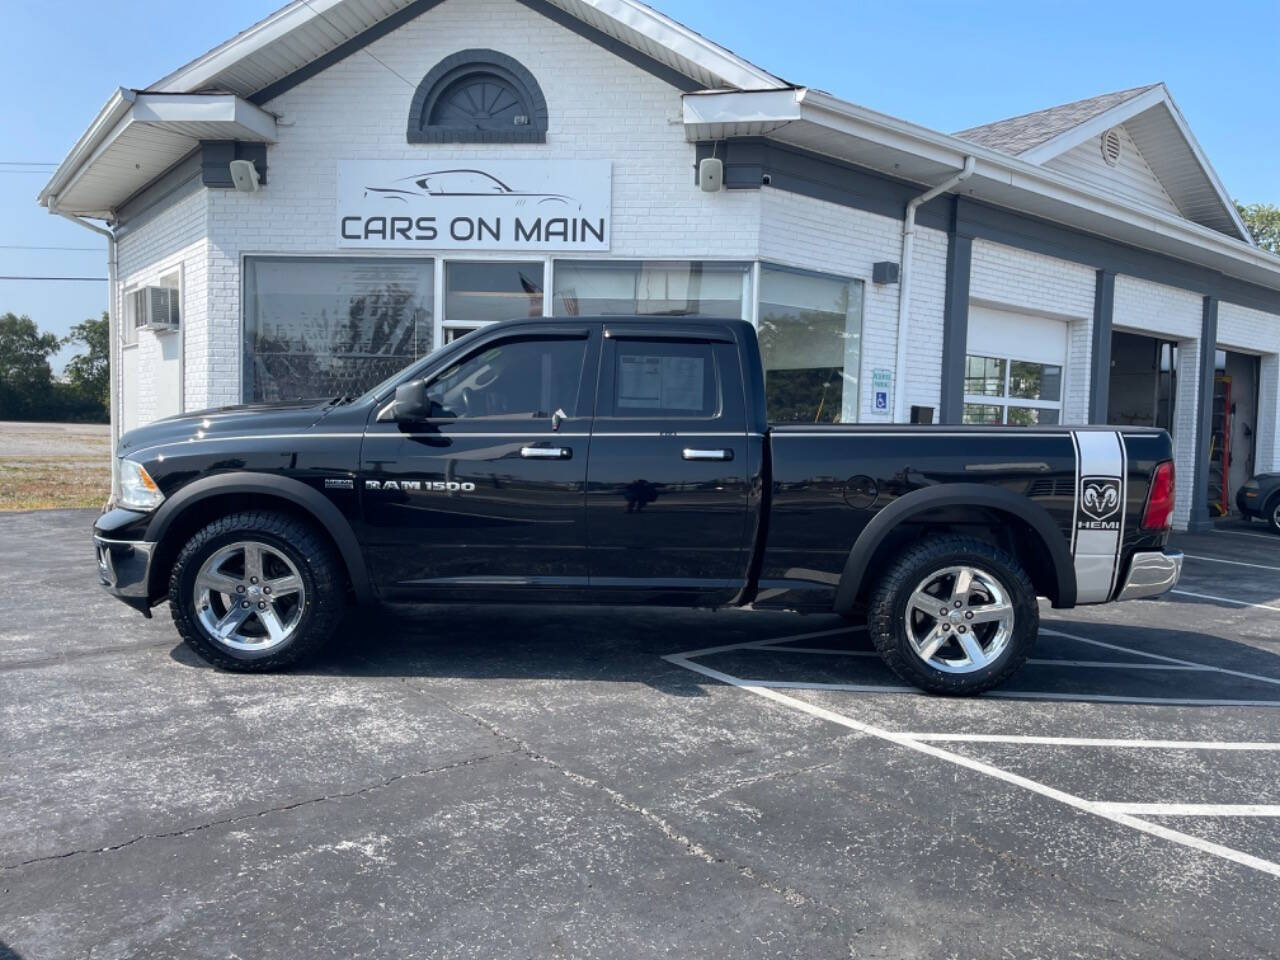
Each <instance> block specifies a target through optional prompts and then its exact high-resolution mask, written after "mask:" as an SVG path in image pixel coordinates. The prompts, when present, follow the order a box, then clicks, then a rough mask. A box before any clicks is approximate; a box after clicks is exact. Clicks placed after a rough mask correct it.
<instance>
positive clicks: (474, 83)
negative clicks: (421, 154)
mask: <svg viewBox="0 0 1280 960" xmlns="http://www.w3.org/2000/svg"><path fill="white" fill-rule="evenodd" d="M408 139H409V142H410V143H546V142H547V101H546V99H545V98H544V97H543V96H542V90H541V89H540V88H539V87H538V81H537V80H535V79H534V78H533V74H531V73H530V72H529V71H528V70H526V69H525V68H524V67H523V66H521V65H520V63H519V62H518V61H517V60H514V59H512V58H511V57H509V56H507V55H506V54H505V53H498V52H497V51H496V50H461V51H459V52H458V53H455V54H453V55H451V56H448V57H445V58H444V59H443V60H441V61H440V62H439V63H437V64H436V65H435V66H434V67H432V68H431V70H430V72H428V73H427V75H426V76H425V77H423V78H422V82H421V83H420V84H418V89H417V91H416V92H415V93H414V95H413V104H412V106H410V108H409V130H408Z"/></svg>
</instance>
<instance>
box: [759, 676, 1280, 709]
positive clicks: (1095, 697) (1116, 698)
mask: <svg viewBox="0 0 1280 960" xmlns="http://www.w3.org/2000/svg"><path fill="white" fill-rule="evenodd" d="M744 682H746V683H752V684H756V685H757V686H761V687H768V688H769V689H771V690H837V691H840V692H842V693H904V694H908V695H916V696H921V697H925V696H929V695H928V694H926V693H924V692H922V691H920V690H917V689H916V688H915V687H908V686H905V685H904V686H890V685H888V684H883V685H882V684H871V683H813V682H810V681H807V680H758V679H754V678H753V679H750V680H746V681H744ZM982 696H983V697H988V698H993V699H997V700H1061V701H1064V702H1068V703H1136V704H1145V705H1150V706H1168V707H1264V708H1269V709H1273V710H1274V709H1280V700H1220V699H1211V698H1200V697H1134V696H1128V695H1119V694H1109V693H1048V692H1045V691H1041V690H1004V689H1001V690H988V691H987V692H986V693H984V694H982Z"/></svg>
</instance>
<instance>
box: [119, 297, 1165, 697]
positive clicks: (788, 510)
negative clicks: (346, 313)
mask: <svg viewBox="0 0 1280 960" xmlns="http://www.w3.org/2000/svg"><path fill="white" fill-rule="evenodd" d="M1173 483H1174V475H1173V462H1172V449H1171V444H1170V440H1169V436H1168V434H1166V433H1165V432H1164V431H1162V430H1150V429H1133V428H1124V429H1123V430H1115V429H1108V428H1096V427H1084V428H1078V429H1075V428H1044V427H1032V428H1007V427H1006V428H990V427H985V428H983V427H951V426H938V427H906V426H896V425H880V426H858V425H848V426H845V425H839V424H836V425H831V424H826V425H814V424H802V425H796V424H787V425H779V424H770V423H769V422H768V419H767V417H766V413H765V389H764V372H763V370H762V367H761V360H760V351H759V347H758V345H757V342H756V336H755V331H754V330H753V329H752V327H751V326H750V325H749V324H747V323H743V322H740V321H730V320H704V319H697V320H693V319H675V318H666V319H663V320H654V319H639V318H614V317H609V318H578V317H574V318H570V319H549V320H522V321H513V322H510V323H503V324H497V325H494V326H491V327H488V328H485V329H483V330H479V331H476V332H474V333H471V334H469V335H468V336H466V337H463V338H462V339H460V340H457V341H455V342H454V343H451V344H449V345H448V346H446V347H444V348H443V349H441V350H439V351H438V352H436V353H435V354H433V355H431V356H429V357H427V358H426V359H425V360H422V361H420V362H418V363H416V364H414V365H413V366H410V367H408V368H407V369H405V370H403V371H402V372H401V373H399V374H397V375H396V376H395V377H393V378H392V379H390V380H388V381H386V382H384V383H382V384H380V385H379V386H377V387H375V388H374V389H372V390H370V391H369V392H368V393H366V394H365V395H363V396H361V397H358V398H346V397H344V398H340V399H331V400H322V401H296V402H285V403H275V404H266V405H257V406H240V407H228V408H224V409H220V410H211V411H208V412H205V413H196V414H190V415H187V416H180V417H175V418H172V419H169V420H163V421H160V422H157V423H153V424H150V425H148V426H145V427H142V428H139V429H137V430H132V431H130V432H129V433H127V434H125V436H124V437H122V438H121V440H120V443H119V446H118V450H117V458H116V461H115V476H114V482H113V491H112V498H111V501H110V503H109V504H108V506H107V509H106V510H105V511H104V512H103V514H102V515H101V517H100V518H99V519H98V521H97V524H96V525H95V528H94V540H95V542H96V546H97V557H98V567H99V574H100V578H101V580H102V583H103V584H104V585H105V586H106V588H107V589H108V590H109V591H111V592H112V593H113V594H115V595H116V596H118V597H119V598H120V599H122V600H124V601H125V602H126V603H128V604H130V605H131V606H134V607H136V608H137V609H138V610H140V611H142V612H143V613H144V614H147V615H148V616H150V609H151V607H152V606H153V605H155V604H157V603H160V602H161V601H163V600H165V599H168V601H169V604H170V609H171V611H172V615H173V619H174V622H175V623H176V624H177V627H178V630H179V632H180V633H181V634H182V636H183V637H184V638H185V640H186V641H187V643H189V644H190V645H191V646H192V647H193V648H194V649H195V650H196V651H197V652H198V653H199V654H200V655H201V656H202V657H204V658H205V659H206V660H208V661H209V662H210V663H213V664H215V665H217V666H219V667H223V668H227V669H232V670H267V669H273V668H279V667H283V666H286V665H289V664H292V663H295V662H296V661H298V660H299V659H300V658H301V657H303V656H305V655H306V654H309V653H311V652H312V651H314V650H316V649H317V648H319V647H320V646H321V645H322V644H323V643H324V642H325V641H326V640H327V639H328V638H329V637H330V636H331V635H332V634H333V633H334V631H335V630H336V629H337V628H338V625H339V622H340V620H341V615H342V613H343V608H344V607H345V606H346V605H348V604H351V603H372V602H375V601H379V600H381V601H392V602H430V603H438V602H459V601H460V602H472V603H483V602H497V601H501V602H508V603H509V602H517V603H533V602H539V603H595V604H659V605H670V606H697V607H726V606H748V605H749V606H752V607H754V608H769V609H785V610H796V611H801V612H818V611H822V612H827V613H830V612H832V611H834V612H836V613H839V614H842V615H844V616H846V617H857V616H865V617H866V619H867V623H868V626H869V629H870V633H871V636H872V638H873V640H874V642H875V645H876V648H877V649H878V650H879V651H880V653H881V655H882V656H883V657H884V659H885V660H886V661H887V662H888V664H889V665H890V666H891V667H892V668H893V669H894V670H895V671H897V672H898V673H899V674H900V675H901V676H902V677H903V678H904V679H906V680H908V681H910V682H911V683H914V684H916V685H918V686H920V687H923V688H925V689H927V690H931V691H936V692H941V693H975V692H978V691H981V690H985V689H988V688H990V687H992V686H994V685H996V684H998V683H1000V682H1001V681H1003V680H1004V679H1006V678H1007V677H1008V676H1009V675H1010V674H1012V673H1013V672H1014V671H1015V670H1016V669H1017V668H1018V667H1019V666H1020V665H1021V664H1022V662H1023V661H1024V660H1025V659H1026V658H1027V656H1028V654H1029V653H1030V651H1031V647H1032V644H1033V643H1034V642H1035V639H1036V635H1037V632H1038V627H1039V610H1038V606H1037V597H1045V598H1047V599H1048V600H1049V602H1050V603H1052V605H1053V606H1054V607H1058V608H1068V607H1072V606H1075V605H1076V604H1085V603H1106V602H1108V601H1112V600H1124V599H1129V598H1134V597H1151V596H1156V595H1158V594H1161V593H1164V592H1165V591H1167V590H1169V589H1170V588H1172V587H1173V585H1174V584H1175V583H1176V582H1177V578H1178V574H1179V572H1180V569H1181V559H1182V558H1181V555H1180V554H1178V553H1173V552H1169V551H1166V550H1165V549H1164V548H1165V545H1166V543H1167V540H1168V535H1169V528H1170V517H1171V514H1172V510H1173V493H1174V490H1173Z"/></svg>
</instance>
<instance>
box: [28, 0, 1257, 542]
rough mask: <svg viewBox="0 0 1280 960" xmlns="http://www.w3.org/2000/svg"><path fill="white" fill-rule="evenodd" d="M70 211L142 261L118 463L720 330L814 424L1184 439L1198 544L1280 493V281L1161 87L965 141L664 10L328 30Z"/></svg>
mask: <svg viewBox="0 0 1280 960" xmlns="http://www.w3.org/2000/svg"><path fill="white" fill-rule="evenodd" d="M388 11H390V12H388ZM233 161H239V164H238V166H239V167H240V168H241V169H240V173H241V174H242V175H247V171H246V169H245V168H246V166H248V165H251V166H252V169H253V171H254V172H255V173H256V175H257V179H258V180H259V181H260V183H259V184H258V188H257V189H256V190H254V189H251V188H252V184H250V183H245V184H242V186H246V187H250V189H247V190H244V189H239V188H237V187H236V186H235V185H234V181H233V177H232V175H231V167H232V164H233ZM717 169H718V170H719V171H721V173H722V176H723V184H722V185H721V186H720V188H719V189H706V188H708V187H712V188H713V187H715V186H716V183H715V182H714V177H715V175H716V170H717ZM500 171H515V174H514V178H515V179H513V175H512V174H511V173H505V172H504V173H501V175H499V172H500ZM578 171H582V172H581V173H580V174H579V172H578ZM392 174H394V175H392ZM388 177H389V179H388ZM504 177H506V179H504ZM700 177H705V178H708V179H703V180H700ZM486 178H487V179H486ZM350 184H355V185H356V186H355V187H354V188H351V190H350V191H349V189H348V188H349V185H350ZM540 184H541V185H542V186H539V185H540ZM548 184H551V185H552V186H547V185H548ZM566 184H567V185H566ZM938 185H942V186H944V187H945V189H944V190H943V191H942V192H941V194H940V195H938V196H936V197H935V198H933V199H930V200H929V201H928V202H926V203H924V204H922V205H921V206H920V207H919V209H918V211H917V212H916V216H915V220H916V225H915V228H914V232H913V235H912V240H911V244H910V256H909V257H904V252H905V250H906V249H907V248H908V245H907V244H906V243H905V242H904V241H905V237H906V232H907V228H906V224H907V223H908V218H907V209H908V205H909V204H910V203H911V201H912V200H913V198H915V197H918V196H920V195H921V194H923V193H925V192H926V191H928V190H930V189H931V188H932V187H934V186H938ZM352 191H353V192H352ZM495 196H496V199H495ZM477 198H478V199H477ZM40 199H41V202H42V203H43V204H44V205H46V206H47V207H49V208H50V209H51V210H53V211H55V212H58V213H62V214H64V215H68V216H75V217H79V218H88V219H97V220H102V221H104V222H105V223H106V224H108V227H109V230H110V232H111V236H112V240H111V244H110V247H111V258H112V262H111V265H110V267H111V274H112V278H113V283H112V301H111V316H112V321H113V344H114V355H113V378H114V379H113V410H112V415H113V422H114V424H115V429H116V431H117V433H119V432H120V431H123V430H127V429H129V428H131V427H133V426H135V425H138V424H141V423H145V422H148V421H150V420H153V419H156V418H159V417H163V416H167V415H171V414H174V413H178V412H183V411H192V410H198V409H202V408H206V407H210V406H218V405H225V404H236V403H242V402H252V401H257V400H270V399H277V398H282V397H288V396H292V395H296V394H298V393H299V392H304V391H305V392H311V393H314V394H321V395H323V394H326V393H331V394H337V393H342V392H359V391H360V390H363V389H365V388H367V387H368V386H370V385H372V383H374V382H376V381H377V380H380V379H381V378H382V377H384V376H385V375H387V374H388V373H390V372H392V371H393V370H394V369H395V368H396V367H397V366H399V365H402V364H404V363H407V362H408V361H409V360H411V359H413V357H415V356H417V355H419V354H421V353H422V352H425V351H429V350H431V349H434V348H435V347H437V346H439V345H441V344H442V343H444V342H446V341H447V339H448V338H449V337H451V336H453V335H455V334H457V333H459V332H463V331H465V330H467V329H471V328H474V327H475V326H477V325H480V324H483V323H485V322H489V321H491V320H494V319H497V318H500V317H503V316H525V315H528V314H529V313H531V312H533V313H543V314H547V315H553V314H562V313H579V312H580V313H583V314H585V313H597V312H615V311H616V312H637V313H645V314H655V315H671V314H677V315H678V314H687V313H695V312H697V313H708V312H714V313H721V314H723V313H731V314H734V315H740V316H743V317H745V318H747V319H750V320H752V321H753V322H755V323H756V324H757V326H758V328H759V329H760V330H761V333H762V341H763V345H764V353H765V358H766V368H767V370H766V379H767V390H768V391H769V402H770V406H771V413H772V414H773V415H774V416H776V417H777V418H779V419H805V420H811V421H813V420H821V421H829V420H840V421H846V422H847V421H852V420H860V421H867V422H888V421H891V420H894V419H900V420H906V419H932V420H934V421H941V422H962V421H965V422H985V423H994V422H1000V423H1009V424H1032V423H1053V422H1061V423H1086V422H1116V423H1130V424H1156V425H1160V426H1165V427H1167V428H1168V429H1170V431H1171V433H1172V434H1173V436H1174V441H1175V451H1176V459H1177V466H1178V470H1179V477H1180V480H1179V488H1178V497H1179V500H1178V510H1177V514H1176V520H1177V522H1178V523H1179V524H1180V525H1183V526H1185V525H1188V524H1191V525H1200V524H1203V523H1205V522H1207V520H1208V518H1209V517H1210V516H1211V514H1212V512H1213V510H1214V509H1218V508H1221V507H1223V506H1230V500H1229V495H1230V494H1231V493H1234V490H1235V488H1236V487H1238V486H1239V484H1240V483H1241V482H1243V480H1244V479H1246V478H1247V476H1248V475H1249V474H1250V473H1262V472H1266V471H1276V470H1280V409H1278V408H1280V382H1278V381H1280V258H1276V257H1273V256H1271V255H1269V254H1266V253H1264V252H1262V251H1259V250H1258V249H1257V248H1256V247H1255V246H1253V245H1252V242H1251V241H1250V240H1249V238H1248V235H1247V232H1246V231H1245V230H1244V227H1243V225H1242V224H1241V223H1240V221H1239V218H1238V216H1237V215H1236V213H1235V210H1234V206H1233V205H1232V203H1231V202H1230V199H1229V195H1228V194H1227V193H1226V191H1225V190H1224V189H1223V187H1222V185H1221V184H1220V183H1219V181H1218V179H1217V177H1216V175H1215V174H1214V172H1213V170H1212V168H1211V167H1210V165H1209V163H1208V161H1207V160H1206V158H1205V157H1204V156H1203V153H1202V152H1201V150H1200V148H1199V146H1198V144H1197V143H1196V141H1195V138H1194V136H1193V135H1192V134H1191V132H1190V130H1188V129H1187V127H1186V124H1185V122H1184V121H1183V119H1182V117H1181V114H1180V113H1179V111H1178V109H1177V107H1176V105H1175V104H1174V103H1173V101H1172V99H1171V98H1170V96H1169V93H1168V91H1167V90H1166V89H1165V88H1164V87H1163V85H1160V84H1156V85H1153V86H1151V87H1145V88H1140V89H1137V90H1129V91H1122V92H1120V93H1115V94H1108V95H1105V96H1102V97H1096V98H1093V99H1091V100H1086V101H1080V102H1078V103H1074V104H1067V105H1064V106H1061V107H1054V108H1050V109H1048V110H1044V111H1041V112H1039V113H1036V114H1031V115H1029V116H1026V117H1016V118H1012V119H1011V120H1006V121H1000V122H997V123H993V124H990V125H988V126H985V127H979V128H975V129H973V130H968V131H963V132H961V133H960V134H957V135H947V134H943V133H938V132H936V131H931V130H927V129H925V128H922V127H918V126H915V125H912V124H910V123H906V122H904V121H900V120H897V119H895V118H891V117H887V116H884V115H882V114H878V113H875V112H874V111H871V110H868V109H866V108H863V107H860V106H857V105H855V104H853V103H849V102H846V101H842V100H838V99H836V98H834V97H831V96H829V95H827V94H822V93H819V92H817V91H813V90H809V89H807V88H804V87H796V86H793V85H790V84H786V83H784V82H783V81H782V80H780V79H778V78H777V77H774V76H772V75H771V74H769V73H767V72H766V71H765V70H763V69H761V68H759V67H756V66H754V65H752V64H750V63H747V62H745V61H743V60H741V59H740V58H737V57H735V56H733V55H732V54H730V53H729V52H728V51H726V50H724V49H722V48H720V47H717V46H715V45H714V44H713V43H711V42H709V41H708V40H706V39H705V38H702V37H700V36H697V35H696V34H693V33H692V32H690V31H688V30H687V29H685V28H683V27H681V26H680V25H679V24H676V23H674V22H672V21H670V20H668V19H667V18H665V17H663V16H661V15H660V14H658V13H655V12H654V11H653V10H651V9H650V8H648V7H645V6H643V5H641V4H638V3H635V2H633V0H380V2H378V3H374V2H372V0H311V2H304V0H297V2H294V3H291V4H290V5H289V6H287V7H285V8H283V9H282V10H280V11H279V12H277V13H276V14H273V15H272V16H271V17H269V18H267V19H266V20H264V21H262V22H261V23H259V24H256V25H254V26H253V27H251V28H250V29H249V30H247V31H245V32H243V33H241V34H239V35H237V36H236V37H235V38H233V39H232V40H230V41H228V42H227V43H225V44H223V45H222V46H220V47H217V48H215V49H214V50H212V51H210V52H209V53H208V54H206V55H205V56H203V57H201V58H200V59H198V60H196V61H194V62H193V63H191V64H188V65H187V66H184V67H182V68H180V69H179V70H177V71H176V72H175V73H173V74H171V75H170V76H168V77H165V78H163V79H162V80H160V81H158V82H157V83H156V84H155V85H153V87H151V88H148V89H147V90H141V91H134V90H120V91H118V92H117V93H116V94H115V95H113V96H112V98H111V100H110V101H108V103H107V105H106V106H105V107H104V108H103V110H102V111H101V113H100V114H99V116H98V117H97V118H96V119H95V121H94V123H93V124H92V125H91V126H90V128H89V129H88V130H87V131H86V133H85V134H84V136H83V137H82V139H81V140H80V142H79V143H77V144H76V146H75V147H74V148H73V150H72V151H71V153H70V154H69V155H68V157H67V158H66V160H65V161H64V163H63V164H62V166H61V167H60V168H59V170H58V171H57V173H56V174H55V175H54V177H53V179H52V180H51V181H50V183H49V185H48V186H47V187H46V188H45V190H44V192H43V193H42V194H41V198H40ZM495 204H496V206H495ZM502 204H509V206H506V207H503V206H502ZM575 204H576V207H575ZM544 205H549V206H546V207H545V209H547V210H551V211H552V214H547V215H545V216H543V218H542V219H541V220H538V223H539V226H538V230H539V231H541V230H542V229H544V228H545V229H546V231H547V235H546V236H545V237H542V235H541V234H539V235H538V237H539V238H538V239H537V240H536V241H534V240H532V239H531V236H532V234H530V233H529V232H528V230H529V224H528V223H522V224H521V228H523V229H525V231H526V233H525V235H524V236H523V237H521V235H520V234H519V233H518V232H517V231H516V229H515V228H514V225H513V222H512V221H513V220H516V219H517V218H519V217H521V216H523V217H525V218H526V219H528V218H529V217H533V216H534V212H533V211H535V210H536V211H537V212H538V213H539V214H541V211H542V210H543V209H544ZM500 208H501V209H500ZM501 210H506V211H507V212H506V213H503V212H501ZM353 211H354V212H353ZM556 212H559V213H561V214H566V215H564V216H561V217H559V218H557V217H556V216H554V215H553V214H554V213H556ZM419 217H422V218H424V219H425V220H427V221H430V224H428V226H423V223H422V222H420V221H419V219H418V218H419ZM432 217H436V219H435V220H432V219H431V218H432ZM486 218H489V219H488V220H486ZM504 218H505V226H503V225H502V221H503V219H504ZM558 220H559V221H562V222H563V223H565V224H571V225H572V227H573V229H575V230H577V229H578V227H579V226H581V225H582V224H587V225H591V226H593V227H594V226H600V227H601V229H600V239H598V240H597V239H596V237H595V234H594V233H593V234H591V235H590V236H588V234H587V233H585V232H584V233H583V234H582V241H581V242H577V243H575V242H573V241H572V240H571V239H570V238H569V237H568V235H567V234H566V238H565V239H564V240H560V239H559V238H558V234H556V233H555V231H557V230H558V229H559V227H558V226H553V224H556V223H557V221H558ZM446 222H447V224H448V226H447V227H446ZM486 223H487V224H488V225H489V226H490V227H493V228H494V229H491V230H490V232H489V233H487V234H486V232H485V224H486ZM585 229H586V228H585V227H583V230H584V231H585ZM456 231H461V232H462V234H463V238H462V239H454V240H452V241H448V242H446V239H444V238H447V236H449V235H451V234H453V233H454V232H456ZM468 231H469V234H468ZM904 294H905V296H906V303H905V309H903V306H904V304H903V300H902V298H903V297H904ZM1210 352H1212V356H1213V359H1214V363H1209V362H1208V360H1209V357H1210ZM1228 391H1229V392H1230V403H1229V404H1228V403H1227V402H1226V401H1225V395H1226V394H1227V392H1228ZM1224 411H1225V412H1224ZM1224 451H1225V452H1226V453H1225V455H1224Z"/></svg>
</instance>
